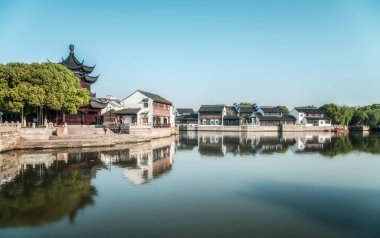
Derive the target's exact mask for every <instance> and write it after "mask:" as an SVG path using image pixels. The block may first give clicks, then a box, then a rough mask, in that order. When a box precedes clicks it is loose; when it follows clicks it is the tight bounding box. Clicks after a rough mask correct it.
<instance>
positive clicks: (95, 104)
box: [87, 98, 108, 109]
mask: <svg viewBox="0 0 380 238" xmlns="http://www.w3.org/2000/svg"><path fill="white" fill-rule="evenodd" d="M87 105H88V104H87ZM107 105H108V101H103V100H101V99H98V98H91V99H90V106H91V107H92V108H97V109H103V108H106V107H107Z"/></svg>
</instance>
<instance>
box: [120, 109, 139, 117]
mask: <svg viewBox="0 0 380 238" xmlns="http://www.w3.org/2000/svg"><path fill="white" fill-rule="evenodd" d="M140 110H141V108H124V109H121V110H118V111H116V112H114V114H116V115H136V114H137V113H138V112H139V111H140Z"/></svg>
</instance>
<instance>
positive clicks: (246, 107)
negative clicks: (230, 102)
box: [239, 106, 254, 113]
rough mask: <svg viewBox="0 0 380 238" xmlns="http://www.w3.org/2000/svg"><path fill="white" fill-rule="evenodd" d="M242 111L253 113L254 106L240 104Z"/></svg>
mask: <svg viewBox="0 0 380 238" xmlns="http://www.w3.org/2000/svg"><path fill="white" fill-rule="evenodd" d="M239 111H240V113H253V111H254V110H253V107H252V106H239Z"/></svg>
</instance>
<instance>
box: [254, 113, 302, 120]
mask: <svg viewBox="0 0 380 238" xmlns="http://www.w3.org/2000/svg"><path fill="white" fill-rule="evenodd" d="M256 116H257V117H258V118H259V120H260V121H295V120H296V119H295V118H294V117H292V116H289V115H284V114H283V115H282V116H281V117H276V116H263V115H261V114H260V113H258V114H256Z"/></svg>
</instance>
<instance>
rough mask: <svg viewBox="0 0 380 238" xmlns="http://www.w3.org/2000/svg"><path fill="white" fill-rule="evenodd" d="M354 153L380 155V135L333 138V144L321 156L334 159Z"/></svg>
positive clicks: (351, 135)
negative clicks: (337, 156) (333, 157)
mask: <svg viewBox="0 0 380 238" xmlns="http://www.w3.org/2000/svg"><path fill="white" fill-rule="evenodd" d="M352 151H359V152H366V153H372V154H379V153H380V135H379V134H370V135H369V136H363V135H360V134H350V135H349V136H337V137H333V138H332V139H331V143H330V144H328V145H327V146H326V147H325V149H324V150H323V151H321V154H323V155H325V156H331V157H332V156H336V155H339V154H347V153H350V152H352Z"/></svg>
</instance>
